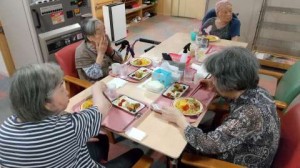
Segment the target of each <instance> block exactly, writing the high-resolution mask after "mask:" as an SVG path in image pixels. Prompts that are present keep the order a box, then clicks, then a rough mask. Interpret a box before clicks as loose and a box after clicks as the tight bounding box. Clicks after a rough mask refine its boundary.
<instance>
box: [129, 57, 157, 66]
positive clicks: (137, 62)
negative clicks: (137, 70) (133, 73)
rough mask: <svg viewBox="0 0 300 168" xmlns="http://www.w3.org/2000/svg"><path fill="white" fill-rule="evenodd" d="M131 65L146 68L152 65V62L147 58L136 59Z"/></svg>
mask: <svg viewBox="0 0 300 168" xmlns="http://www.w3.org/2000/svg"><path fill="white" fill-rule="evenodd" d="M130 64H131V65H133V66H136V67H146V66H149V65H151V64H152V60H151V59H149V58H146V57H140V58H134V59H132V60H131V61H130Z"/></svg>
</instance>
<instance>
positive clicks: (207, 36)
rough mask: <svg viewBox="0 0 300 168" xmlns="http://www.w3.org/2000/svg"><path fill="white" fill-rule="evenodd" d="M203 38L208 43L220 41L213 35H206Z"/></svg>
mask: <svg viewBox="0 0 300 168" xmlns="http://www.w3.org/2000/svg"><path fill="white" fill-rule="evenodd" d="M205 37H206V38H207V39H208V40H209V42H215V41H219V40H220V38H219V37H218V36H214V35H206V36H205Z"/></svg>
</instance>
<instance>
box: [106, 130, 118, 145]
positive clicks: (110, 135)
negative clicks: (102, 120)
mask: <svg viewBox="0 0 300 168" xmlns="http://www.w3.org/2000/svg"><path fill="white" fill-rule="evenodd" d="M105 133H106V135H107V136H108V140H109V142H110V143H112V144H115V143H116V139H115V136H114V133H112V132H110V131H108V130H106V131H105Z"/></svg>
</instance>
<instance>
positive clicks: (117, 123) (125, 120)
mask: <svg viewBox="0 0 300 168" xmlns="http://www.w3.org/2000/svg"><path fill="white" fill-rule="evenodd" d="M85 100H86V99H84V100H82V101H80V102H79V103H77V104H75V105H74V106H73V108H72V110H73V111H76V112H79V111H80V105H81V104H82V103H83V102H84V101H85ZM144 104H145V103H144ZM148 111H149V106H148V105H146V107H145V108H143V109H142V110H141V111H140V114H142V115H141V117H142V116H143V115H145V113H146V112H148ZM141 117H140V118H141ZM134 120H135V115H132V114H129V113H128V112H126V111H124V110H122V109H120V108H117V107H114V106H112V107H111V108H110V110H109V112H108V114H107V116H106V117H105V118H104V119H103V120H102V124H101V125H103V126H105V127H106V128H108V129H110V130H113V131H115V132H119V133H122V132H125V130H126V129H127V128H130V127H132V126H133V125H134V123H135V121H134ZM137 120H138V119H136V121H137Z"/></svg>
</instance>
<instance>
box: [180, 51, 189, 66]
mask: <svg viewBox="0 0 300 168" xmlns="http://www.w3.org/2000/svg"><path fill="white" fill-rule="evenodd" d="M187 56H188V53H187V48H184V49H183V53H182V54H181V57H180V62H182V63H186V60H187Z"/></svg>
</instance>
